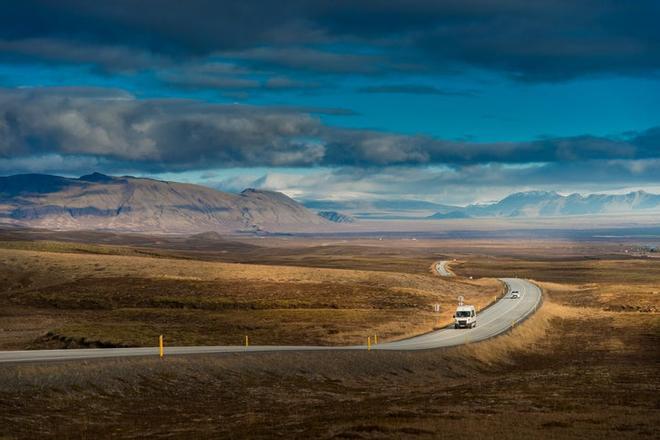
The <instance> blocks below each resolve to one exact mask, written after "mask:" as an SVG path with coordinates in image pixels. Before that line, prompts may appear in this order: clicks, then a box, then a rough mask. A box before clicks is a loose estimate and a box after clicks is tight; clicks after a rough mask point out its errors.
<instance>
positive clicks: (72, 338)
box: [0, 244, 502, 349]
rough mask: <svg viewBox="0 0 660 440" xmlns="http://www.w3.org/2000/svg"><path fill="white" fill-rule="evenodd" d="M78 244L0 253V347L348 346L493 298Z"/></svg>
mask: <svg viewBox="0 0 660 440" xmlns="http://www.w3.org/2000/svg"><path fill="white" fill-rule="evenodd" d="M49 246H51V245H50V244H49ZM83 249H85V252H78V253H66V252H49V251H48V252H47V251H42V250H22V249H15V248H5V249H0V262H1V263H0V281H1V282H2V288H0V301H2V303H3V305H4V307H3V310H2V311H1V312H0V317H2V319H3V322H5V323H6V324H7V327H8V330H4V331H3V332H1V336H0V347H2V348H5V349H7V348H15V349H23V348H39V347H50V348H54V347H76V346H80V347H86V346H92V347H93V346H101V347H106V346H153V345H155V344H156V342H157V339H158V335H160V334H164V335H166V339H167V341H168V344H171V345H214V344H230V345H235V344H240V343H241V342H242V341H243V338H244V335H249V337H250V339H251V340H252V341H253V343H255V344H321V345H323V344H357V343H363V342H364V341H363V340H364V339H365V338H366V337H367V335H375V334H376V335H379V337H380V338H381V340H388V339H395V338H401V337H405V336H409V335H413V334H417V333H422V332H425V331H429V330H431V329H433V328H434V326H437V325H439V324H446V323H448V322H449V321H450V319H451V312H452V307H453V304H454V303H455V299H456V297H457V296H458V295H463V296H465V297H466V298H469V299H470V300H471V301H472V302H474V303H475V304H476V305H477V306H479V307H483V306H485V305H487V304H489V303H490V302H492V301H494V300H495V299H496V298H497V296H498V295H499V294H500V293H501V291H502V286H501V284H500V283H499V282H497V281H494V280H478V281H462V280H451V279H448V280H445V279H441V278H439V277H437V276H434V275H433V274H431V273H430V269H429V268H428V267H427V268H426V269H427V273H422V274H407V273H395V272H382V271H381V272H375V271H364V270H348V269H319V268H304V267H289V266H274V265H253V264H233V263H219V262H206V261H195V260H191V259H186V260H181V259H171V258H164V257H162V256H161V257H158V258H151V257H143V256H132V255H125V254H127V253H129V252H123V253H122V255H107V254H106V253H105V252H103V253H98V254H90V253H89V252H88V251H89V249H90V248H89V247H87V246H85V247H83ZM434 303H438V304H440V305H441V308H442V311H443V313H442V314H440V315H438V314H434V313H433V312H432V305H433V304H434ZM45 317H47V318H45Z"/></svg>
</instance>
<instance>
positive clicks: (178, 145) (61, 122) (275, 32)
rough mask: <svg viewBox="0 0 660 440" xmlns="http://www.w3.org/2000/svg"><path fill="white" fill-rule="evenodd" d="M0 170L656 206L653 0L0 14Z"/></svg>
mask: <svg viewBox="0 0 660 440" xmlns="http://www.w3.org/2000/svg"><path fill="white" fill-rule="evenodd" d="M0 8H1V10H2V14H0V175H11V174H19V173H49V174H59V175H65V176H80V175H83V174H88V173H90V172H93V171H97V172H102V173H106V174H115V175H125V174H130V175H135V176H146V177H153V178H159V179H167V180H176V181H183V182H191V183H198V184H202V185H207V186H211V187H214V188H217V189H220V190H225V191H240V190H242V189H244V188H246V187H258V188H264V189H271V190H278V191H283V192H285V193H286V194H288V195H290V196H293V197H295V198H297V199H298V200H355V199H359V200H366V199H416V200H428V201H434V202H438V203H451V204H468V203H474V202H487V201H491V200H495V199H498V198H501V197H503V196H505V195H507V194H510V193H512V192H517V191H525V190H551V191H558V192H560V193H571V192H580V193H592V192H612V193H621V192H626V191H631V190H638V189H643V190H646V191H649V192H660V26H657V23H658V22H660V2H658V1H656V0H636V1H635V2H622V1H618V0H500V1H493V0H472V1H465V0H446V1H442V0H440V1H439V0H435V1H418V0H405V1H404V0H402V1H386V0H373V1H372V0H362V1H357V2H356V1H354V0H353V1H344V0H333V1H314V0H300V1H298V0H294V1H283V2H273V1H270V0H242V1H219V0H213V1H212V0H189V1H185V2H181V1H174V0H114V1H97V2H89V1H83V0H59V1H57V2H53V1H33V0H22V1H21V2H15V1H9V0H0Z"/></svg>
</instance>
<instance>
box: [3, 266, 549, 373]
mask: <svg viewBox="0 0 660 440" xmlns="http://www.w3.org/2000/svg"><path fill="white" fill-rule="evenodd" d="M502 281H503V282H504V283H506V285H507V286H508V292H507V294H506V295H505V296H504V297H503V298H502V299H500V300H499V301H497V302H496V303H494V304H493V305H491V306H490V307H488V308H487V309H485V310H483V311H481V312H480V313H479V314H478V315H477V326H476V327H475V328H472V329H454V328H453V326H452V327H448V328H445V329H441V330H437V331H433V332H430V333H426V334H423V335H419V336H415V337H412V338H409V339H404V340H400V341H395V342H388V343H383V344H378V345H372V346H371V349H372V350H425V349H433V348H443V347H451V346H455V345H460V344H465V343H468V342H477V341H482V340H484V339H488V338H491V337H493V336H496V335H498V334H500V333H503V332H505V331H507V330H508V329H510V328H511V327H512V325H514V324H515V323H518V322H520V321H522V320H523V319H525V318H526V317H527V316H528V315H530V314H532V313H534V311H535V310H536V308H537V307H538V305H539V304H540V301H541V290H540V289H539V288H538V287H537V286H536V285H534V284H532V283H530V282H529V281H525V280H522V279H518V278H503V279H502ZM512 290H518V291H519V292H520V298H517V299H512V298H511V295H510V292H511V291H512ZM365 349H367V346H366V345H351V346H337V347H320V346H302V345H301V346H286V345H251V346H249V347H244V346H204V347H168V346H166V347H165V355H166V356H168V355H185V354H204V353H237V352H265V351H314V350H316V351H319V350H365ZM158 351H159V350H158V347H144V348H85V349H65V350H26V351H2V352H0V363H7V362H49V361H61V360H76V359H94V358H113V357H127V356H157V355H158Z"/></svg>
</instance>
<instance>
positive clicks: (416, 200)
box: [0, 171, 660, 208]
mask: <svg viewBox="0 0 660 440" xmlns="http://www.w3.org/2000/svg"><path fill="white" fill-rule="evenodd" d="M20 175H41V176H53V177H63V178H67V179H73V180H80V179H82V178H84V177H88V176H93V175H100V176H104V177H113V178H133V179H150V180H158V181H164V182H173V183H187V184H190V183H192V184H194V185H199V186H204V187H206V188H210V189H214V190H217V191H222V192H228V193H231V194H240V193H241V192H243V191H246V190H249V189H256V190H259V191H275V192H281V193H282V194H285V195H286V196H288V197H291V198H292V199H294V200H296V201H298V202H299V203H301V204H303V205H305V204H306V203H314V202H319V203H356V202H364V203H369V202H420V203H429V204H435V205H445V206H450V207H456V208H467V207H470V206H489V205H493V204H497V203H499V202H501V201H502V200H504V199H506V198H508V197H511V196H515V195H516V194H533V193H540V194H557V195H559V196H561V197H569V196H571V195H579V196H581V197H583V198H586V197H589V196H593V195H606V196H607V195H612V196H615V195H629V194H634V193H644V194H648V195H652V196H660V191H659V192H658V193H654V192H650V191H647V190H645V189H641V188H640V189H632V190H629V191H625V192H622V191H619V192H594V193H578V192H572V193H561V192H559V191H553V190H544V189H529V190H524V191H515V192H511V193H509V194H507V195H505V196H503V197H502V198H500V199H496V200H492V201H484V202H473V203H468V204H466V205H458V204H450V203H445V202H442V201H434V200H424V199H409V198H373V199H305V198H297V197H294V196H291V195H289V194H287V193H286V192H284V191H277V190H274V189H269V188H259V187H245V188H242V189H240V190H238V191H223V190H220V189H218V188H214V187H212V186H208V185H204V184H197V183H193V182H181V181H177V180H161V179H158V178H156V177H148V176H134V175H128V174H123V175H120V174H114V175H113V174H106V173H101V172H99V171H91V172H89V173H85V174H82V175H80V176H72V175H59V174H48V173H19V174H13V175H3V176H0V178H10V177H14V176H20Z"/></svg>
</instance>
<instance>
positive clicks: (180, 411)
mask: <svg viewBox="0 0 660 440" xmlns="http://www.w3.org/2000/svg"><path fill="white" fill-rule="evenodd" d="M267 244H268V246H269V247H268V248H264V249H263V250H256V251H255V250H250V251H249V253H245V252H242V251H236V250H232V251H228V252H222V251H223V249H222V248H221V245H218V249H217V250H216V255H215V256H216V257H217V258H215V257H214V251H213V250H212V249H207V250H205V251H204V252H203V253H201V254H199V253H198V254H195V252H194V251H191V250H185V249H183V248H181V247H180V246H179V247H178V248H177V249H173V248H171V247H169V248H168V247H167V246H165V247H162V248H156V247H153V246H147V247H145V246H136V245H116V244H113V245H109V244H107V243H106V244H104V245H97V244H90V243H86V244H73V243H71V242H33V241H32V242H30V241H17V240H8V241H6V242H4V244H3V245H2V246H0V247H2V248H3V249H1V250H0V255H1V257H0V262H1V264H2V266H1V273H0V278H2V279H3V290H2V294H1V295H2V296H1V297H0V298H1V301H2V309H1V310H2V311H1V312H0V344H1V345H2V348H3V349H10V348H11V349H16V348H20V347H23V348H31V347H44V346H62V344H64V345H67V344H68V345H75V344H81V343H101V342H103V343H108V344H127V345H128V344H137V345H139V344H147V343H149V342H150V341H151V340H152V339H153V337H154V336H155V335H157V334H158V332H159V331H160V330H161V329H162V328H169V329H171V331H173V333H172V335H173V336H172V338H180V339H179V341H180V342H182V343H186V342H202V343H206V341H221V340H223V339H222V338H224V337H227V338H228V339H229V340H230V341H233V340H234V339H239V340H240V337H241V335H242V333H245V332H248V331H249V332H250V334H255V335H259V336H257V337H258V338H262V339H264V340H265V341H278V342H279V341H289V342H291V343H302V342H303V340H304V339H310V338H314V340H315V341H318V342H319V343H326V344H334V343H339V342H341V341H349V340H353V339H357V340H361V339H362V338H364V337H365V336H366V335H367V334H371V333H373V332H374V329H377V331H378V332H379V333H380V334H382V335H387V336H384V337H392V338H396V337H400V336H402V335H405V334H408V333H412V332H417V331H422V330H424V329H427V328H429V327H433V326H434V325H435V321H436V320H437V317H436V316H434V315H433V313H432V312H431V309H430V304H432V303H433V302H434V301H439V302H441V303H442V304H443V311H449V310H451V305H452V304H453V301H454V299H455V296H456V295H457V294H459V293H461V294H465V295H466V296H468V297H470V298H473V299H475V301H483V303H482V304H483V305H485V304H487V303H488V301H490V300H491V299H492V298H493V297H496V296H497V294H498V292H499V289H500V285H499V283H498V282H496V281H493V280H492V277H497V276H509V275H515V276H520V277H525V278H531V279H534V280H536V281H537V282H538V283H539V284H540V285H541V286H542V287H543V288H544V290H545V292H546V295H545V302H544V305H543V307H542V308H541V309H540V311H539V312H538V313H537V314H536V315H534V316H533V317H532V318H530V319H529V320H527V321H526V322H525V323H523V324H522V325H521V326H519V327H517V328H515V329H514V330H513V331H512V332H510V333H508V334H506V335H504V336H500V337H497V338H495V339H493V340H490V341H486V342H482V343H477V344H469V345H466V346H461V347H456V348H452V349H446V350H431V351H426V352H420V353H396V352H394V353H387V352H377V351H372V352H352V353H349V352H338V353H334V352H333V353H259V354H249V355H220V356H194V357H167V356H166V357H165V358H164V359H163V360H160V359H157V358H156V359H152V358H139V359H117V360H94V361H85V362H62V363H54V364H47V365H38V364H15V365H4V366H3V367H2V368H0V438H35V437H39V438H103V437H114V438H143V437H152V438H217V437H231V438H272V437H286V438H456V437H459V436H460V437H471V438H502V439H514V438H515V439H518V438H526V439H530V438H534V439H544V438H547V439H554V438H581V439H589V438H593V439H603V438H654V437H655V436H657V432H659V431H660V398H659V397H658V396H660V352H659V351H658V347H659V346H660V314H659V313H658V307H659V306H660V296H659V293H658V289H660V261H658V260H654V259H649V258H638V257H635V258H631V257H630V256H629V255H628V254H626V252H625V249H627V246H633V245H634V244H630V245H628V244H625V245H621V244H619V243H617V244H602V243H596V244H594V243H577V244H576V243H569V242H559V241H556V242H555V241H536V242H525V243H516V242H513V241H506V240H503V241H490V242H483V241H481V242H480V241H455V242H454V241H442V240H429V241H427V242H421V243H419V242H418V243H414V245H411V246H409V247H403V246H398V247H396V246H394V245H393V244H392V243H389V246H388V244H383V243H374V242H370V241H359V240H356V241H353V242H350V243H344V244H334V245H333V249H334V252H333V253H332V256H336V258H333V257H332V256H327V257H324V255H326V254H325V252H326V251H327V248H328V246H321V245H320V244H319V243H318V242H316V241H314V240H310V241H300V242H297V243H291V242H290V241H287V243H286V244H278V243H276V242H274V241H268V242H267ZM277 246H279V247H277ZM278 249H279V252H275V250H278ZM392 249H396V250H395V251H392ZM224 250H228V249H227V248H226V249H224ZM197 252H199V250H198V251H197ZM259 252H261V253H262V254H263V262H264V263H266V264H267V265H253V264H244V260H246V259H252V258H255V256H256V255H257V254H258V253H259ZM386 252H387V253H390V254H394V255H390V256H391V258H392V259H399V260H400V261H401V262H402V263H401V264H400V265H399V269H398V271H397V268H396V267H392V266H391V265H389V264H388V263H387V257H386V256H384V254H385V253H386ZM306 255H307V256H308V258H305V256H306ZM453 256H455V257H456V258H457V259H458V261H457V262H455V263H454V264H453V266H452V268H453V269H454V271H455V272H456V273H457V274H458V275H459V277H457V278H456V279H455V280H454V279H442V278H439V277H436V276H433V275H432V274H431V273H430V272H429V267H430V265H431V264H432V262H433V261H436V260H437V259H441V258H446V257H453ZM199 258H202V259H203V260H204V261H200V260H199ZM232 258H233V259H234V261H233V262H232ZM213 260H215V261H213ZM219 260H220V261H219ZM351 260H352V261H353V262H354V263H355V266H358V267H359V268H360V269H359V270H356V269H354V268H353V269H352V268H351V267H350V266H349V264H350V262H351ZM318 261H325V263H326V264H325V265H321V266H325V267H327V266H328V265H332V267H333V269H323V270H322V269H319V268H318V267H315V266H319V265H318V264H317V262H318ZM237 263H239V264H237ZM291 263H294V264H295V265H294V266H292V265H291ZM282 264H285V265H282ZM413 267H414V268H416V269H414V270H408V268H413ZM467 276H472V277H474V279H473V280H469V279H468V278H467ZM479 277H485V278H479ZM321 286H322V287H321ZM479 292H484V293H482V294H479ZM310 304H312V305H313V307H311V306H309V305H310ZM284 305H286V306H284ZM319 310H323V313H319V312H318V311H319ZM449 314H450V313H449ZM442 318H443V319H448V316H443V317H442ZM206 321H209V322H211V323H207V322H206ZM255 321H256V322H257V323H256V324H255V323H254V322H255ZM95 323H96V325H95ZM161 326H162V327H161ZM250 326H252V327H250ZM125 328H128V329H129V330H130V331H125V332H124V329H125ZM95 332H98V333H95ZM214 332H216V333H214ZM388 332H389V333H388ZM48 333H51V335H50V336H48ZM303 334H304V337H303ZM54 335H60V336H65V337H64V338H63V339H60V338H59V337H54ZM101 335H102V336H101ZM83 338H84V340H83ZM90 341H91V342H90ZM230 343H231V342H230ZM236 343H237V344H238V343H239V341H237V342H236Z"/></svg>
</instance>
